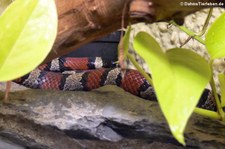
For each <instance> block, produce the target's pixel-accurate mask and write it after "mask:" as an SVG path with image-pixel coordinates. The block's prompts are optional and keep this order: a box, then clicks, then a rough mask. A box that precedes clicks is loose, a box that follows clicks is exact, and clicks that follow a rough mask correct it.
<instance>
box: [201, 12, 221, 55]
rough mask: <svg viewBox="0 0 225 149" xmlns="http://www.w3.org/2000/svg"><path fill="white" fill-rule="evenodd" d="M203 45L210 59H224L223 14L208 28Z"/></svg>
mask: <svg viewBox="0 0 225 149" xmlns="http://www.w3.org/2000/svg"><path fill="white" fill-rule="evenodd" d="M205 44H206V48H207V50H208V52H209V54H210V56H211V59H216V58H222V57H225V13H223V14H222V15H221V16H220V17H219V18H218V19H217V20H216V21H215V22H214V23H213V24H212V26H211V27H210V28H209V31H208V32H207V34H206V39H205Z"/></svg>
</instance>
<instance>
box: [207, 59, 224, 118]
mask: <svg viewBox="0 0 225 149" xmlns="http://www.w3.org/2000/svg"><path fill="white" fill-rule="evenodd" d="M209 64H210V69H211V70H213V60H210V63H209ZM210 86H211V88H212V93H213V96H214V98H215V100H216V106H217V110H218V113H219V115H220V116H221V119H222V121H225V113H224V112H223V108H222V106H221V104H220V99H219V96H218V94H217V91H216V85H215V81H214V78H213V75H212V78H211V81H210Z"/></svg>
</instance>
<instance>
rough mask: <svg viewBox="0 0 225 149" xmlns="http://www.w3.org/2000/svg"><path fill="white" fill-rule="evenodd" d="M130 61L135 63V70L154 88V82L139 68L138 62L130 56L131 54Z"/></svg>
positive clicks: (128, 54)
mask: <svg viewBox="0 0 225 149" xmlns="http://www.w3.org/2000/svg"><path fill="white" fill-rule="evenodd" d="M127 57H128V59H129V60H130V61H131V62H132V63H133V65H134V66H135V68H137V70H138V71H139V72H140V73H141V74H142V75H143V76H144V77H145V79H146V80H147V81H148V82H149V84H150V85H151V86H152V87H153V82H152V79H151V77H150V76H149V75H148V74H147V73H146V72H145V71H144V70H143V69H142V68H141V67H140V66H139V64H138V63H137V62H136V60H135V59H134V58H133V57H132V56H131V55H130V53H127Z"/></svg>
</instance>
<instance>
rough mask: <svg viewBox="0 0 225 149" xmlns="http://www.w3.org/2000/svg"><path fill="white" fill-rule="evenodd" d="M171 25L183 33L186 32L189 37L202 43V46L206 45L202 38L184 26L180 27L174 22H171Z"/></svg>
mask: <svg viewBox="0 0 225 149" xmlns="http://www.w3.org/2000/svg"><path fill="white" fill-rule="evenodd" d="M170 24H173V25H174V26H176V27H178V28H179V29H180V30H182V31H183V32H185V33H186V34H187V35H189V36H191V37H193V38H194V39H196V40H197V41H198V42H200V43H201V44H203V45H205V41H204V40H203V39H202V38H201V37H200V36H198V35H196V33H194V32H192V31H190V30H189V29H187V28H186V27H184V26H180V25H178V24H176V22H174V21H170Z"/></svg>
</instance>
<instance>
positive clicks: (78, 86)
mask: <svg viewBox="0 0 225 149" xmlns="http://www.w3.org/2000/svg"><path fill="white" fill-rule="evenodd" d="M121 72H122V71H121V69H120V68H119V67H116V63H115V62H113V61H111V60H110V59H104V58H100V57H93V58H74V57H66V58H63V57H62V58H57V59H54V60H53V61H51V62H50V63H47V64H44V65H41V66H39V67H38V68H37V69H35V70H33V71H32V72H31V73H29V74H27V75H25V76H23V77H21V78H19V79H17V80H15V81H14V82H16V83H18V84H21V85H24V86H26V87H29V88H34V89H51V90H64V91H81V90H83V91H89V90H92V89H96V88H99V87H101V86H104V85H117V86H119V87H121V88H123V89H124V90H125V91H127V92H130V93H131V94H133V95H136V96H139V97H141V98H143V99H147V100H156V95H155V93H154V89H153V88H152V86H151V85H150V84H149V83H148V82H147V81H146V79H145V78H144V77H143V76H142V75H141V74H140V73H139V72H138V71H137V70H133V69H126V70H123V77H122V73H121ZM198 107H201V108H205V109H210V110H216V109H215V107H216V106H215V103H214V102H213V100H212V96H211V92H210V91H209V90H205V91H204V92H203V94H202V97H201V99H200V101H199V103H198Z"/></svg>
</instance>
